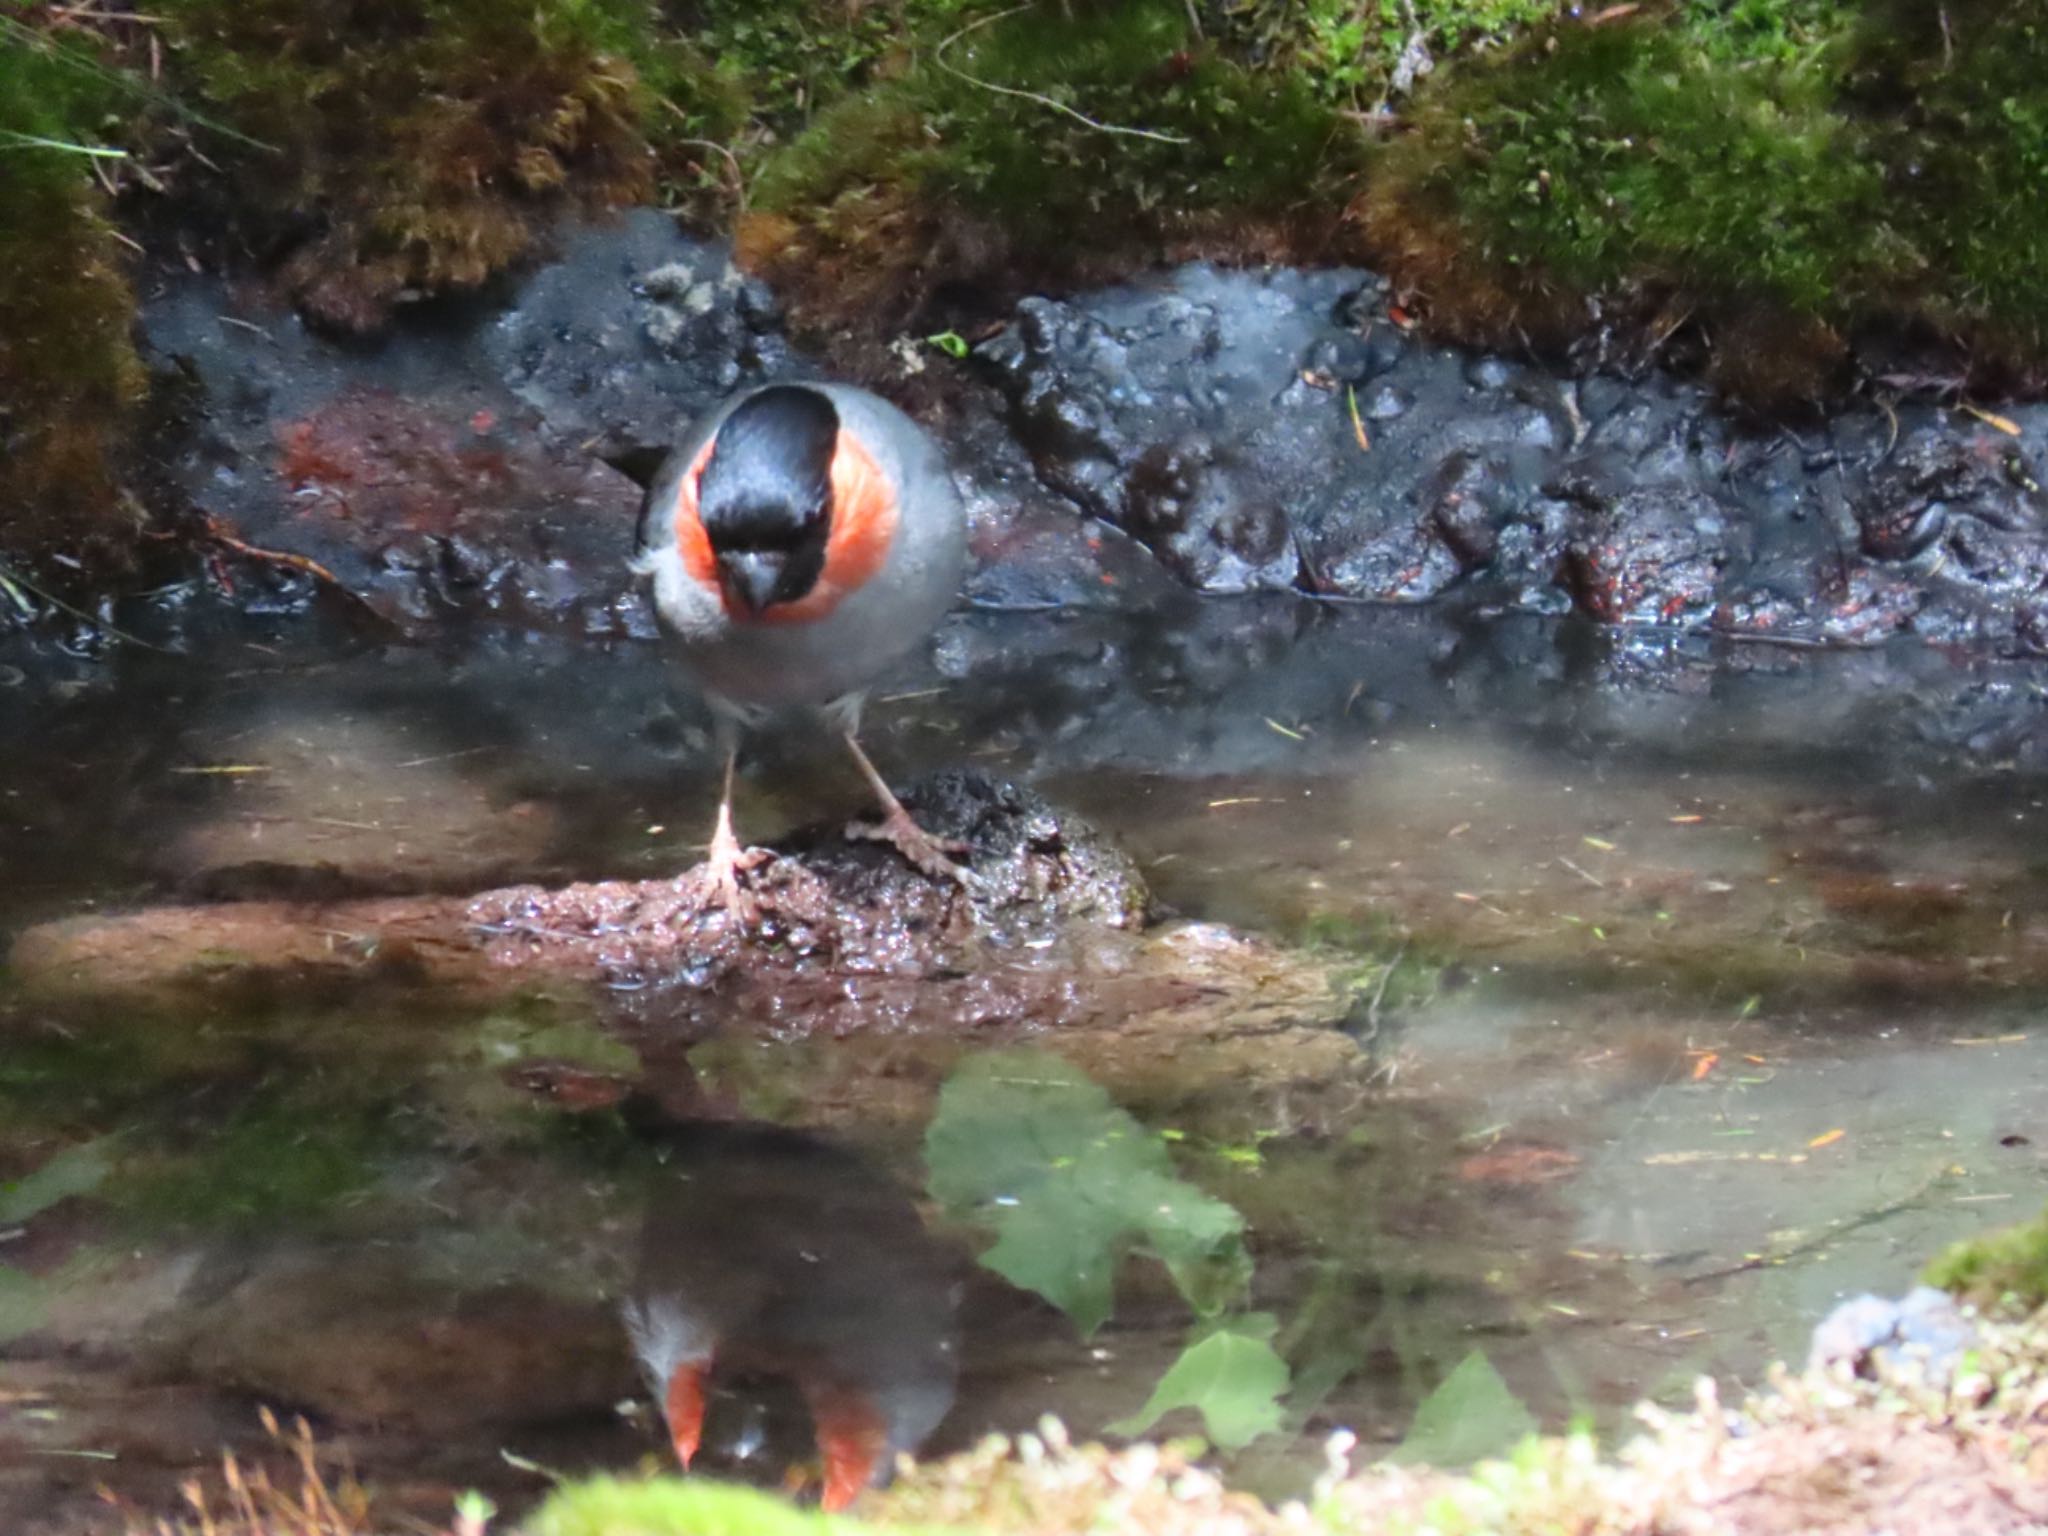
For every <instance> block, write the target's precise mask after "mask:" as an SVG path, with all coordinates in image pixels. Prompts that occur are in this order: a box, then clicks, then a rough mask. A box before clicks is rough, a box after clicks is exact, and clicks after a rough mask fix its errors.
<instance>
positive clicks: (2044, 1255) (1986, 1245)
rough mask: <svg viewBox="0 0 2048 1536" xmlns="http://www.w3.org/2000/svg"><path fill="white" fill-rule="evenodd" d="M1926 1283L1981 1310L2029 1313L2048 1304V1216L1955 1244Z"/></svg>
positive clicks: (1931, 1267) (1933, 1266) (1930, 1269)
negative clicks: (1998, 1308)
mask: <svg viewBox="0 0 2048 1536" xmlns="http://www.w3.org/2000/svg"><path fill="white" fill-rule="evenodd" d="M1922 1278H1923V1279H1925V1280H1926V1282H1927V1283H1928V1284H1929V1285H1937V1286H1940V1287H1941V1288H1942V1289H1943V1290H1945V1291H1953V1292H1954V1293H1955V1294H1956V1295H1958V1296H1960V1297H1962V1298H1963V1299H1964V1300H1966V1301H1973V1302H1975V1303H1977V1304H1978V1305H1979V1306H1984V1307H1989V1306H2009V1307H2015V1308H2018V1309H2021V1310H2024V1311H2029V1312H2031V1311H2033V1310H2034V1309H2035V1308H2037V1307H2040V1306H2042V1305H2044V1304H2048V1211H2043V1212H2042V1213H2041V1214H2040V1215H2039V1216H2036V1217H2035V1218H2034V1219H2033V1220H2032V1221H2026V1222H2021V1223H2020V1224H2019V1225H2018V1226H2012V1227H2004V1228H2001V1229H2000V1230H1998V1231H1996V1232H1991V1233H1987V1234H1986V1235H1985V1236H1983V1237H1978V1238H1972V1239H1970V1240H1969V1241H1968V1242H1963V1243H1957V1244H1956V1245H1955V1246H1954V1247H1952V1248H1950V1249H1949V1250H1948V1251H1947V1252H1945V1253H1943V1254H1942V1255H1941V1256H1940V1257H1938V1258H1937V1259H1935V1260H1934V1262H1933V1263H1931V1264H1929V1265H1928V1266H1927V1269H1926V1271H1925V1273H1924V1275H1923V1276H1922Z"/></svg>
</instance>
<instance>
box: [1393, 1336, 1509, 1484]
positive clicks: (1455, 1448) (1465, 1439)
mask: <svg viewBox="0 0 2048 1536" xmlns="http://www.w3.org/2000/svg"><path fill="white" fill-rule="evenodd" d="M1535 1433H1536V1419H1535V1417H1534V1415H1532V1414H1531V1413H1530V1412H1529V1410H1528V1409H1527V1408H1526V1407H1524V1406H1523V1404H1522V1400H1521V1399H1520V1398H1518V1397H1516V1396H1515V1394H1514V1393H1513V1392H1511V1391H1510V1390H1508V1384H1507V1383H1506V1382H1505V1381H1503V1380H1501V1376H1500V1372H1499V1371H1497V1370H1495V1369H1494V1368H1493V1362H1492V1361H1490V1360H1488V1359H1487V1358H1486V1356H1485V1355H1484V1354H1483V1353H1481V1352H1480V1351H1479V1350H1476V1349H1475V1350H1473V1351H1472V1352H1471V1353H1470V1354H1468V1355H1466V1356H1465V1358H1464V1359H1463V1360H1461V1361H1459V1362H1458V1365H1457V1368H1456V1369H1455V1370H1453V1371H1452V1372H1451V1374H1450V1375H1448V1376H1446V1377H1445V1378H1444V1379H1443V1380H1442V1381H1441V1382H1440V1383H1438V1385H1437V1388H1436V1390H1435V1391H1433V1392H1431V1393H1430V1394H1429V1396H1428V1397H1426V1398H1424V1399H1423V1400H1422V1403H1421V1405H1420V1406H1419V1407H1417V1408H1416V1410H1415V1420H1414V1422H1413V1423H1411V1424H1410V1425H1409V1426H1408V1433H1407V1435H1406V1436H1405V1437H1404V1438H1403V1439H1402V1441H1401V1444H1400V1446H1399V1447H1398V1448H1397V1449H1396V1450H1395V1451H1394V1454H1393V1457H1392V1459H1393V1460H1395V1461H1419V1462H1427V1463H1428V1464H1429V1465H1431V1466H1436V1467H1451V1466H1463V1465H1465V1464H1466V1463H1468V1462H1473V1461H1477V1460H1478V1459H1479V1458H1480V1457H1482V1456H1496V1455H1499V1454H1501V1453H1502V1452H1504V1451H1506V1450H1508V1449H1509V1448H1510V1447H1511V1446H1514V1445H1516V1444H1519V1443H1520V1442H1521V1441H1523V1440H1524V1439H1526V1438H1527V1437H1529V1436H1532V1435H1534V1434H1535Z"/></svg>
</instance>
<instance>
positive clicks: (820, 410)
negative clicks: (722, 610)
mask: <svg viewBox="0 0 2048 1536" xmlns="http://www.w3.org/2000/svg"><path fill="white" fill-rule="evenodd" d="M838 446H839V412H838V410H837V409H836V408H834V406H833V404H832V401H831V400H830V398H828V397H827V396H826V395H825V394H824V393H823V392H822V391H820V390H815V389H806V388H804V387H803V386H802V385H794V384H778V385H775V386H773V387H771V388H768V389H764V390H762V391H761V392H760V393H759V394H755V395H750V396H748V397H747V398H746V399H745V400H744V401H742V402H741V403H740V404H739V405H738V406H737V407H735V408H734V410H733V412H732V414H731V415H730V416H728V417H726V418H725V420H724V421H723V422H722V423H721V424H720V425H719V428H718V436H717V438H716V440H715V441H714V443H713V446H712V449H711V458H710V461H709V462H708V463H706V464H705V466H704V478H703V480H702V481H701V482H700V483H699V485H698V487H697V515H698V516H699V517H700V518H702V519H703V523H704V532H705V533H706V534H707V535H708V536H709V538H710V540H711V551H712V553H713V554H714V555H715V556H716V557H717V559H718V568H719V574H720V576H721V578H722V579H723V581H724V583H725V588H726V591H727V593H728V595H729V597H731V598H733V599H736V600H737V601H738V602H739V603H740V604H741V605H743V606H744V607H745V608H746V610H747V611H748V612H749V613H759V612H761V611H762V610H763V609H764V608H767V607H769V606H770V605H771V604H774V603H794V602H797V601H799V600H801V599H802V598H803V597H804V595H805V594H806V593H808V592H809V591H810V590H811V588H812V587H814V586H815V585H817V581H818V575H819V572H821V571H822V570H823V569H824V566H825V546H826V542H827V540H828V539H829V538H830V536H831V531H832V458H833V455H834V454H835V453H836V452H837V450H838Z"/></svg>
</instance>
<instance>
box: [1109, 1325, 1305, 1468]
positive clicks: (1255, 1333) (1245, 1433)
mask: <svg viewBox="0 0 2048 1536" xmlns="http://www.w3.org/2000/svg"><path fill="white" fill-rule="evenodd" d="M1275 1326H1276V1324H1275V1322H1274V1320H1273V1316H1272V1314H1271V1313H1268V1312H1254V1313H1252V1314H1250V1315H1249V1316H1245V1317H1235V1318H1232V1319H1231V1320H1230V1321H1229V1322H1227V1323H1225V1324H1223V1325H1222V1326H1221V1327H1219V1328H1217V1329H1216V1330H1215V1331H1214V1332H1213V1333H1211V1334H1209V1335H1208V1336H1207V1337H1206V1338H1202V1339H1198V1340H1197V1341H1196V1342H1194V1343H1193V1344H1190V1345H1189V1346H1188V1347H1187V1348H1186V1349H1184V1350H1182V1351H1181V1356H1180V1358H1179V1359H1178V1360H1176V1361H1174V1362H1173V1365H1172V1367H1171V1368H1170V1369H1169V1370H1168V1371H1167V1373H1166V1374H1165V1375H1164V1376H1162V1377H1160V1379H1159V1385H1158V1386H1156V1387H1154V1388H1153V1389H1152V1396H1151V1397H1150V1398H1148V1399H1147V1400H1146V1402H1145V1406H1144V1407H1142V1408H1140V1409H1139V1410H1138V1411H1137V1412H1136V1413H1134V1414H1132V1415H1131V1416H1130V1417H1129V1418H1127V1419H1120V1420H1118V1421H1117V1422H1116V1423H1114V1424H1112V1425H1110V1426H1109V1431H1110V1433H1111V1434H1116V1435H1142V1434H1144V1433H1145V1432H1146V1431H1148V1430H1149V1429H1151V1428H1152V1426H1153V1425H1155V1424H1157V1423H1158V1422H1159V1420H1160V1419H1161V1418H1162V1417H1163V1416H1165V1415H1166V1414H1168V1413H1171V1412H1172V1411H1173V1410H1174V1409H1176V1408H1193V1409H1194V1410H1195V1411H1196V1412H1198V1413H1200V1414H1201V1416H1202V1425H1203V1429H1204V1431H1205V1432H1206V1433H1207V1434H1208V1436H1209V1439H1210V1440H1211V1441H1212V1442H1213V1443H1215V1444H1216V1445H1218V1446H1221V1447H1222V1448H1223V1449H1224V1450H1226V1451H1234V1450H1236V1449H1237V1448H1238V1447H1239V1446H1243V1445H1249V1444H1251V1442H1252V1441H1254V1440H1256V1439H1258V1438H1259V1436H1261V1435H1263V1434H1267V1433H1269V1432H1270V1431H1272V1430H1276V1429H1278V1428H1279V1427H1280V1396H1281V1394H1282V1393H1284V1392H1285V1391H1286V1390H1287V1362H1286V1361H1285V1360H1282V1359H1281V1358H1280V1357H1279V1356H1278V1355H1277V1354H1275V1353H1274V1352H1273V1346H1272V1345H1271V1344H1269V1343H1268V1342H1267V1340H1269V1339H1270V1338H1272V1336H1273V1330H1274V1328H1275Z"/></svg>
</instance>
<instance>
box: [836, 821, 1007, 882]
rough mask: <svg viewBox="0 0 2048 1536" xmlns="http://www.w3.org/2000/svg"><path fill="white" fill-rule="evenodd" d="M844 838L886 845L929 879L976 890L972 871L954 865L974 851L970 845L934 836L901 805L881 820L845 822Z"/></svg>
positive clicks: (851, 840)
mask: <svg viewBox="0 0 2048 1536" xmlns="http://www.w3.org/2000/svg"><path fill="white" fill-rule="evenodd" d="M846 836H847V840H848V841H850V842H864V843H887V844H889V845H890V846H891V847H892V848H894V849H895V850H896V851H897V852H898V853H900V854H902V855H903V857H904V858H905V859H907V860H909V861H910V863H911V865H912V867H913V868H916V869H918V870H921V871H922V872H923V873H925V874H927V875H929V876H930V877H931V878H932V879H934V880H953V881H956V882H958V883H959V885H960V886H961V887H962V888H963V889H965V890H968V891H972V890H973V889H974V888H975V879H974V872H973V871H972V870H970V869H968V868H966V867H965V866H964V865H962V864H958V863H956V862H954V860H955V859H956V858H960V857H964V856H965V855H967V854H970V853H972V852H974V848H973V845H972V844H970V843H963V842H959V841H958V840H956V839H954V838H950V837H934V836H933V835H932V834H931V833H929V832H927V831H925V829H924V828H923V827H920V826H919V825H918V824H917V823H916V822H914V821H912V820H911V819H910V815H909V813H908V812H907V811H905V810H904V809H903V807H902V806H900V805H899V806H897V807H895V808H894V809H893V810H891V811H890V812H889V813H888V814H887V815H886V816H884V817H883V818H882V819H881V820H880V821H853V822H848V823H847V825H846Z"/></svg>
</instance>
